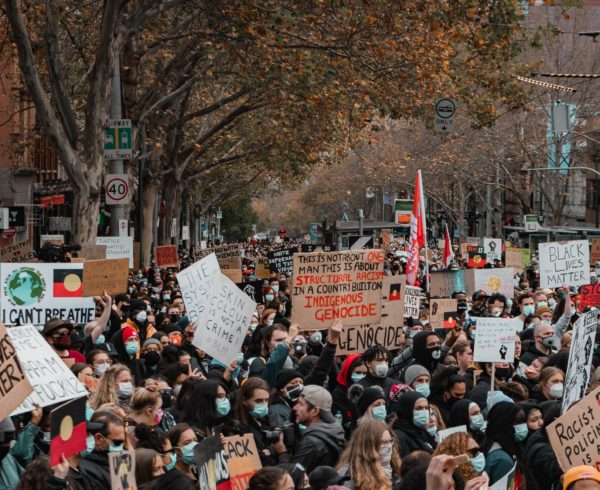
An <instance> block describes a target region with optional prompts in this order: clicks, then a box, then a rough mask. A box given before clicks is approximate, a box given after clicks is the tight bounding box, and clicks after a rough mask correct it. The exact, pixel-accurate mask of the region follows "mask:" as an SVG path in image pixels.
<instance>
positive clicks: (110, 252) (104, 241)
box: [96, 236, 133, 269]
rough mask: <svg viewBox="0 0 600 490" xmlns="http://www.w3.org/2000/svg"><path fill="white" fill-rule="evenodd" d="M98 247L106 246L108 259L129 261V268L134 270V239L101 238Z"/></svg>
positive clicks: (97, 242)
mask: <svg viewBox="0 0 600 490" xmlns="http://www.w3.org/2000/svg"><path fill="white" fill-rule="evenodd" d="M96 245H106V258H107V259H123V258H126V259H129V268H130V269H132V268H133V237H130V236H99V237H97V238H96Z"/></svg>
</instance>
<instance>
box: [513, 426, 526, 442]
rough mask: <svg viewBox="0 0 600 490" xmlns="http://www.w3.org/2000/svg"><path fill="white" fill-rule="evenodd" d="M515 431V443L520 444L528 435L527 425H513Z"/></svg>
mask: <svg viewBox="0 0 600 490" xmlns="http://www.w3.org/2000/svg"><path fill="white" fill-rule="evenodd" d="M513 427H514V429H515V441H517V442H522V441H524V440H525V439H526V438H527V434H529V428H528V427H527V424H517V425H513Z"/></svg>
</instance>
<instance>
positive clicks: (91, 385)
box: [77, 373, 100, 393]
mask: <svg viewBox="0 0 600 490" xmlns="http://www.w3.org/2000/svg"><path fill="white" fill-rule="evenodd" d="M77 379H78V380H79V381H81V382H82V383H83V384H84V385H85V387H86V388H87V389H88V391H89V392H90V393H96V390H97V389H98V385H99V384H100V378H94V377H93V376H90V375H89V374H83V373H79V374H78V375H77Z"/></svg>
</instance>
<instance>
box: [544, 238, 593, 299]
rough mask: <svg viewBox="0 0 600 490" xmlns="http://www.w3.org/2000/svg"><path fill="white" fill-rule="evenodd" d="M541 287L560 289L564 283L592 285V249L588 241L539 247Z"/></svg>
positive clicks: (545, 244)
mask: <svg viewBox="0 0 600 490" xmlns="http://www.w3.org/2000/svg"><path fill="white" fill-rule="evenodd" d="M538 252H539V268H540V287H541V288H559V287H562V285H563V284H564V283H567V284H569V286H581V285H583V284H589V283H590V248H589V243H588V241H587V240H572V241H569V242H550V243H540V244H539V245H538Z"/></svg>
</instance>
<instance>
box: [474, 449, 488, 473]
mask: <svg viewBox="0 0 600 490" xmlns="http://www.w3.org/2000/svg"><path fill="white" fill-rule="evenodd" d="M471 466H472V467H473V471H474V472H475V473H477V474H478V475H479V474H481V473H482V472H483V469H484V468H485V456H484V454H483V453H479V454H478V455H477V456H475V457H474V458H471Z"/></svg>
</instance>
